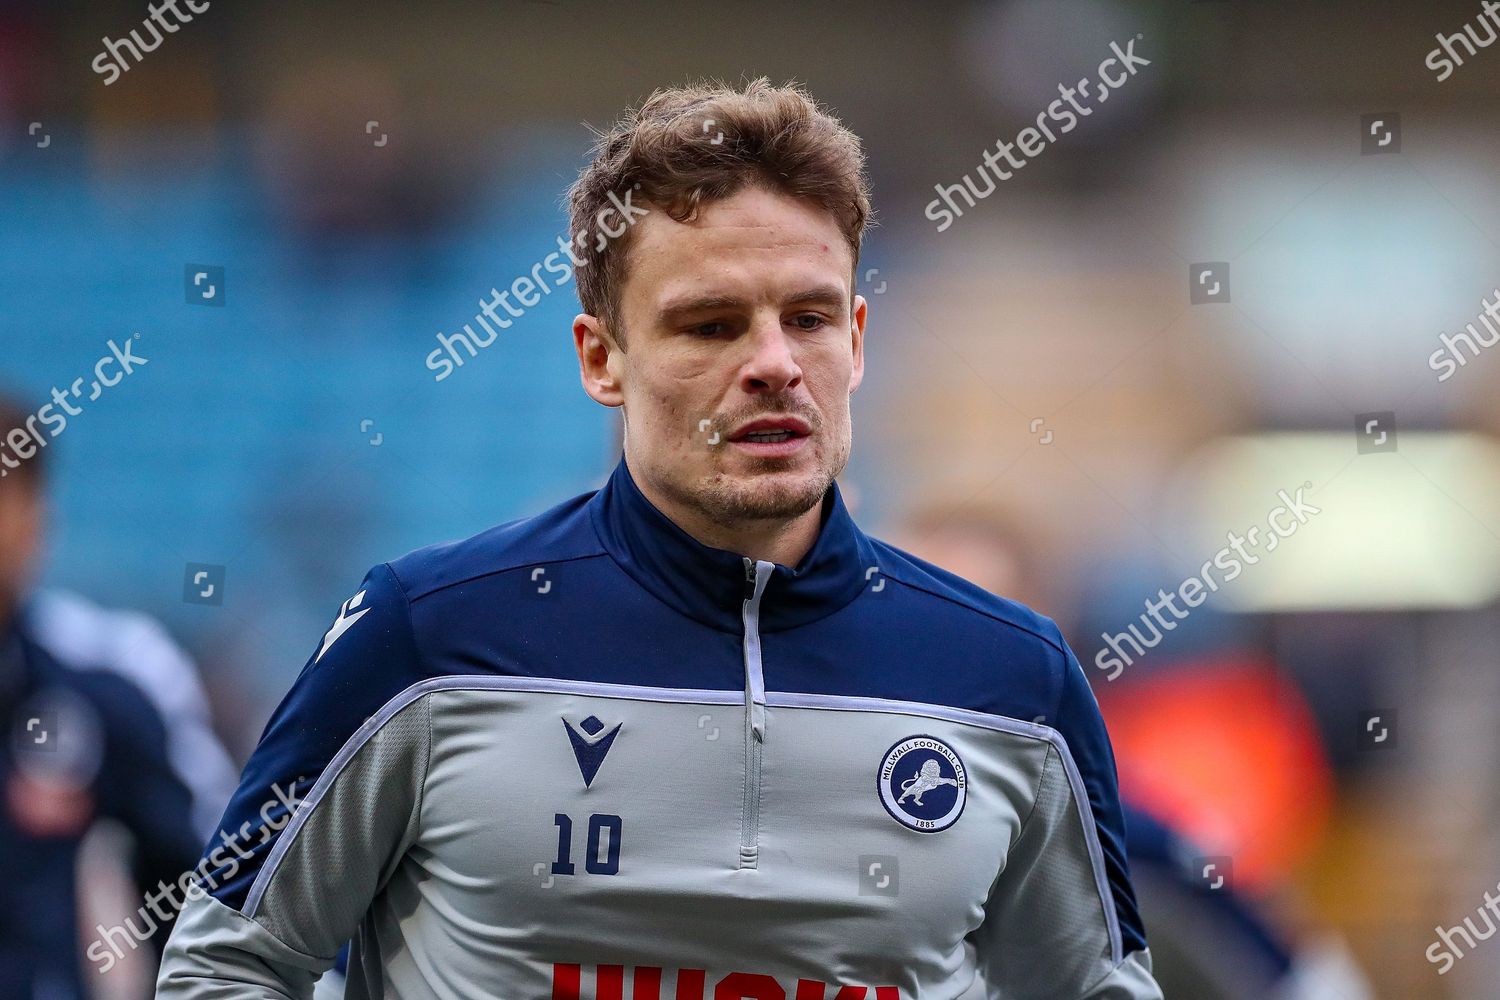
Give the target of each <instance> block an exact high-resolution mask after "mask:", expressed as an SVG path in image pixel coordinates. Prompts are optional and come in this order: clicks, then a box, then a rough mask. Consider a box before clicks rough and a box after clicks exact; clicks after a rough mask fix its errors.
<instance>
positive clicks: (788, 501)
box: [700, 469, 832, 521]
mask: <svg viewBox="0 0 1500 1000" xmlns="http://www.w3.org/2000/svg"><path fill="white" fill-rule="evenodd" d="M831 482H832V480H831V478H830V477H829V476H828V475H827V474H826V473H824V472H823V471H822V470H814V471H809V470H806V469H752V470H744V471H740V470H736V471H733V472H731V471H721V472H719V473H717V474H715V475H714V476H712V477H711V478H710V479H709V480H708V481H707V482H705V483H704V484H703V489H702V492H701V495H700V506H702V507H703V509H704V510H705V511H706V512H708V513H710V514H711V515H712V516H713V518H714V519H715V520H718V521H739V520H790V519H791V518H794V517H800V516H801V515H803V514H805V513H807V512H808V511H809V510H811V509H812V508H813V507H815V506H817V505H818V503H819V502H820V501H821V500H822V499H823V496H824V494H826V493H827V492H828V486H829V484H830V483H831Z"/></svg>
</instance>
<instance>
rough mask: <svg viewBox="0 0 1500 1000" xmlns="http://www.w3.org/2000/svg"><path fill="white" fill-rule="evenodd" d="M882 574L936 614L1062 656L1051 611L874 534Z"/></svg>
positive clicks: (1000, 637)
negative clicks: (1015, 598)
mask: <svg viewBox="0 0 1500 1000" xmlns="http://www.w3.org/2000/svg"><path fill="white" fill-rule="evenodd" d="M870 541H871V542H872V543H873V544H874V546H875V551H876V552H877V554H878V556H879V559H880V574H881V575H882V576H884V577H887V578H888V579H890V580H893V581H895V583H896V584H897V585H899V586H901V587H903V588H905V590H906V591H907V592H908V593H909V594H910V596H911V597H912V598H913V599H914V600H916V601H918V602H920V604H921V606H923V607H924V609H925V610H927V611H929V612H930V613H932V614H934V615H938V614H942V615H943V616H944V617H945V618H949V619H951V620H957V621H960V622H963V623H965V624H966V625H968V626H970V627H972V628H974V629H979V630H983V631H984V632H986V633H988V634H991V635H993V637H994V638H995V640H996V641H1000V642H1005V643H1009V644H1013V645H1014V646H1015V647H1016V648H1018V649H1021V648H1030V649H1034V650H1035V651H1036V652H1038V653H1041V654H1043V655H1048V654H1050V655H1052V656H1057V655H1061V654H1062V653H1063V650H1064V643H1063V637H1062V632H1061V630H1060V629H1059V628H1058V627H1057V623H1056V622H1054V621H1053V620H1052V619H1051V618H1048V617H1047V616H1046V615H1044V614H1041V613H1039V612H1037V611H1034V610H1032V609H1031V608H1029V607H1027V606H1026V605H1024V604H1022V603H1020V602H1019V601H1013V600H1011V599H1010V598H1007V597H1002V596H1000V595H999V594H995V593H992V592H990V591H988V590H985V589H984V588H983V587H981V586H979V585H978V584H977V583H974V582H973V581H971V580H968V579H965V578H964V577H961V576H959V575H958V574H957V573H954V572H952V571H951V570H946V569H943V568H942V567H941V566H937V565H935V564H933V563H930V562H928V561H926V560H925V559H922V558H920V557H918V556H915V555H912V554H911V553H910V552H907V551H905V550H904V549H900V548H897V547H896V546H894V545H892V544H890V543H889V542H884V541H881V540H880V539H878V538H871V539H870Z"/></svg>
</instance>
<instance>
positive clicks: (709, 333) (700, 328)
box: [688, 322, 729, 337]
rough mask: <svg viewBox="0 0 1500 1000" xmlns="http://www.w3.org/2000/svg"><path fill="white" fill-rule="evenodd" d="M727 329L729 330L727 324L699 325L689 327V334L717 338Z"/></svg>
mask: <svg viewBox="0 0 1500 1000" xmlns="http://www.w3.org/2000/svg"><path fill="white" fill-rule="evenodd" d="M727 329H729V324H727V323H719V322H713V323H699V324H698V325H697V326H693V327H689V328H688V332H689V333H692V334H696V335H697V336H699V337H717V336H719V335H720V334H721V333H723V332H724V331H725V330H727Z"/></svg>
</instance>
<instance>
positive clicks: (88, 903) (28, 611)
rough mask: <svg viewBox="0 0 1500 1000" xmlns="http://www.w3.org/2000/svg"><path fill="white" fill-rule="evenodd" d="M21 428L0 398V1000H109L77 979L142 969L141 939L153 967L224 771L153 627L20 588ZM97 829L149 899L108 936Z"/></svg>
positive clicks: (34, 459) (187, 673)
mask: <svg viewBox="0 0 1500 1000" xmlns="http://www.w3.org/2000/svg"><path fill="white" fill-rule="evenodd" d="M28 420H31V422H32V423H33V424H34V423H35V418H34V417H32V416H31V415H30V414H28V413H26V412H25V411H24V410H23V409H22V408H21V407H20V406H18V405H16V404H15V403H14V402H12V401H10V400H8V399H5V398H3V397H0V441H10V442H11V443H10V444H9V445H8V446H6V447H4V448H0V465H3V467H4V475H3V476H0V722H3V724H4V726H5V735H6V738H5V739H4V740H3V741H0V997H3V998H4V1000H74V998H78V1000H82V998H84V997H90V996H99V995H103V994H104V993H106V992H107V993H108V995H110V996H119V995H121V990H119V989H115V988H110V989H107V990H104V989H102V987H103V986H105V985H106V984H104V983H103V981H102V980H101V979H100V977H99V976H98V975H96V974H94V973H91V972H90V973H86V972H85V970H86V969H88V968H89V967H90V965H92V967H93V968H95V969H98V971H99V972H100V973H105V972H107V971H108V970H109V969H110V968H112V967H114V966H115V965H116V964H117V963H118V964H124V965H126V966H130V965H132V964H134V965H135V966H137V967H139V965H140V964H142V962H143V959H142V958H136V957H133V956H134V954H135V953H136V952H137V950H138V949H139V948H140V947H141V945H142V944H144V943H145V942H147V941H149V942H150V947H148V948H145V949H143V950H142V952H141V954H142V955H143V956H144V963H145V964H149V965H150V966H151V967H152V968H154V958H153V955H154V954H159V952H160V945H161V943H162V942H163V941H165V939H166V935H167V931H168V929H169V927H170V923H171V919H172V917H173V916H174V915H175V906H174V897H173V896H172V895H171V894H164V893H163V892H162V891H161V887H162V886H163V885H165V886H172V885H175V884H176V883H177V882H178V881H179V879H180V878H181V877H182V875H183V873H184V872H187V871H189V870H190V869H192V867H193V865H194V864H195V863H196V861H197V859H198V855H199V853H200V851H201V849H202V847H203V844H204V842H205V841H206V840H207V838H208V835H209V833H210V832H211V830H212V829H213V825H214V820H215V819H216V818H217V816H218V812H219V810H221V809H222V808H223V805H224V803H225V802H227V801H228V798H229V794H230V792H231V791H232V789H233V781H234V772H233V768H232V766H231V764H230V761H229V758H228V756H227V755H226V754H225V752H224V750H223V748H222V746H221V745H220V744H219V742H218V740H217V738H216V737H215V736H214V735H213V733H212V731H211V729H210V728H209V723H208V712H207V706H206V702H205V699H204V697H203V692H202V688H201V686H200V684H199V679H198V676H197V672H196V670H195V668H194V666H193V664H192V662H191V661H190V660H189V659H188V657H187V656H186V655H185V654H184V653H183V652H182V650H180V649H179V648H178V647H177V646H176V645H175V644H174V643H173V641H172V640H171V639H170V638H169V637H168V635H167V634H166V632H165V631H164V630H163V628H162V627H161V626H160V625H159V624H158V623H157V622H155V621H154V620H152V619H151V618H148V617H146V616H145V615H141V614H135V613H131V612H124V611H113V610H105V609H103V608H100V607H98V606H96V605H94V604H92V603H90V602H88V601H86V600H84V599H83V598H81V597H78V596H76V595H74V594H69V593H65V592H61V591H54V590H44V589H39V588H36V587H34V586H33V578H34V575H35V573H36V571H37V568H38V565H39V563H40V561H41V560H40V555H41V551H42V539H43V533H44V527H45V524H46V520H47V502H46V489H45V487H46V483H45V475H44V472H45V465H46V458H47V456H46V455H45V453H44V450H43V449H40V448H36V449H35V450H34V451H32V452H31V453H30V456H29V457H20V456H24V455H27V454H28V451H27V449H26V445H25V444H24V439H25V438H26V437H28V436H29V433H28V431H27V424H28ZM18 442H21V443H18ZM103 820H114V821H116V822H118V823H119V824H120V825H121V826H123V828H124V829H125V831H127V833H128V835H129V839H130V843H131V853H132V857H131V859H130V861H129V865H130V868H131V875H132V877H133V881H134V883H135V884H136V886H138V888H139V890H140V891H139V895H138V896H137V897H136V901H138V902H145V901H149V902H145V905H143V906H142V907H141V908H140V909H137V910H134V912H130V913H129V915H128V916H123V917H121V916H118V915H117V916H114V917H113V919H114V920H115V921H117V922H116V923H112V924H110V925H109V927H108V928H105V927H103V926H102V925H101V926H96V927H89V926H88V924H89V922H90V917H91V915H97V916H98V917H100V918H102V919H111V917H110V915H108V914H105V913H104V912H102V911H101V910H100V908H99V907H98V906H96V905H94V904H95V903H96V902H97V900H96V899H94V898H92V897H94V896H96V895H97V894H101V893H103V892H104V890H103V888H102V887H101V886H100V885H99V884H97V883H96V882H95V881H93V880H92V874H93V873H94V872H95V871H96V870H95V869H91V868H90V866H87V865H80V855H81V853H82V850H83V845H84V842H85V837H86V836H87V835H88V834H89V833H90V832H91V831H92V830H94V829H95V828H96V825H97V824H99V823H100V822H101V821H103ZM176 902H177V904H178V905H180V898H179V899H177V900H176ZM106 930H107V933H106ZM86 954H87V960H86V959H85V955H86ZM148 971H149V970H148ZM137 978H140V977H139V976H137ZM86 980H87V981H88V982H89V983H91V984H92V985H91V986H88V987H86V986H85V981H86ZM107 985H108V986H110V987H113V986H114V984H113V983H110V984H107ZM140 985H141V986H142V987H145V986H147V985H149V984H147V983H141V984H140ZM126 995H128V992H127V993H126Z"/></svg>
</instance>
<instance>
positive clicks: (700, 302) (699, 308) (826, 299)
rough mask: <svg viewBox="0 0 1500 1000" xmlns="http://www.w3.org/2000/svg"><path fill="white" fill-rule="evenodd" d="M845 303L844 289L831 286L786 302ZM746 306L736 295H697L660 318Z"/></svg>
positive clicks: (671, 306)
mask: <svg viewBox="0 0 1500 1000" xmlns="http://www.w3.org/2000/svg"><path fill="white" fill-rule="evenodd" d="M843 301H844V289H843V287H842V286H840V285H832V284H830V285H815V286H813V287H812V288H806V289H803V290H802V291H800V292H797V293H796V294H794V295H792V296H790V297H789V298H788V299H787V300H786V304H787V305H805V304H807V303H809V302H819V303H825V304H831V305H838V304H841V303H842V302H843ZM745 306H746V300H744V299H742V298H739V297H737V296H734V295H695V296H691V297H688V298H681V299H674V300H672V301H670V302H668V303H667V304H666V305H664V306H663V307H662V308H661V310H660V316H661V317H662V319H664V320H668V321H670V320H672V319H673V318H675V317H678V316H687V315H691V314H693V313H700V312H709V311H711V310H714V309H743V308H744V307H745Z"/></svg>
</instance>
